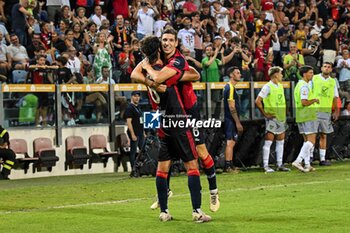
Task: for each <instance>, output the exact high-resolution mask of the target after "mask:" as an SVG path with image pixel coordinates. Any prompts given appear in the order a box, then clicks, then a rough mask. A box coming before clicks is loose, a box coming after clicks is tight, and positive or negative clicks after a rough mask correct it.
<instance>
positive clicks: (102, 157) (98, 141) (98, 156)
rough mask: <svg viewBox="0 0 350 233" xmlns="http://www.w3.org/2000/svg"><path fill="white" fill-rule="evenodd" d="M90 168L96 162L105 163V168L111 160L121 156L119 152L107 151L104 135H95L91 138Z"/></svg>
mask: <svg viewBox="0 0 350 233" xmlns="http://www.w3.org/2000/svg"><path fill="white" fill-rule="evenodd" d="M89 154H90V155H91V158H90V160H89V168H91V165H92V163H94V162H103V166H104V167H106V166H107V162H108V159H109V158H111V157H112V158H116V157H118V156H119V153H118V152H117V151H112V152H109V151H108V150H107V139H106V137H105V136H104V135H101V134H95V135H91V136H90V137H89Z"/></svg>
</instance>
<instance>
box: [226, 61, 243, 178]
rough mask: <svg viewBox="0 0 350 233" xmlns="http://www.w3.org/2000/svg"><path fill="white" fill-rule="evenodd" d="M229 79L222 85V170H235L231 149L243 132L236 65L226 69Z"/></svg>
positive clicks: (239, 74)
mask: <svg viewBox="0 0 350 233" xmlns="http://www.w3.org/2000/svg"><path fill="white" fill-rule="evenodd" d="M228 74H229V76H230V81H229V83H227V84H226V85H225V87H224V93H223V96H224V110H225V118H224V119H225V120H224V124H225V139H226V148H225V167H224V172H227V173H232V172H236V170H235V169H234V166H233V149H234V147H235V144H236V142H237V140H238V135H241V134H242V133H243V126H242V124H241V121H240V119H239V115H238V113H239V111H240V104H239V98H238V95H237V91H236V89H235V85H236V84H237V82H239V81H240V79H241V72H240V70H239V68H238V67H231V68H230V69H229V70H228Z"/></svg>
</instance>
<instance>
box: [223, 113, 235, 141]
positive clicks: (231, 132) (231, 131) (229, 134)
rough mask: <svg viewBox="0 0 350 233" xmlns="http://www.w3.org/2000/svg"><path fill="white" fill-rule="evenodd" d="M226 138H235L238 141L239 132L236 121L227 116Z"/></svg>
mask: <svg viewBox="0 0 350 233" xmlns="http://www.w3.org/2000/svg"><path fill="white" fill-rule="evenodd" d="M224 125H225V138H226V140H234V141H236V142H237V139H238V134H237V129H236V124H235V122H234V121H232V120H230V119H226V118H225V124H224Z"/></svg>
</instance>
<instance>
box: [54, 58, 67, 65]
mask: <svg viewBox="0 0 350 233" xmlns="http://www.w3.org/2000/svg"><path fill="white" fill-rule="evenodd" d="M56 61H57V62H60V63H61V64H62V65H63V66H65V65H66V64H67V62H68V59H67V58H66V57H64V56H60V57H58V58H56Z"/></svg>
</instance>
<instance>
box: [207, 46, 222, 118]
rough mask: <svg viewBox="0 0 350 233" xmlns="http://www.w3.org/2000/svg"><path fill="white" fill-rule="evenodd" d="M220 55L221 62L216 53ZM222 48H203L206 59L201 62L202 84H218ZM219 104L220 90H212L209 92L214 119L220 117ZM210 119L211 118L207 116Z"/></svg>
mask: <svg viewBox="0 0 350 233" xmlns="http://www.w3.org/2000/svg"><path fill="white" fill-rule="evenodd" d="M219 51H220V53H222V54H221V60H219V59H217V56H218V53H219ZM223 52H224V51H223V48H220V47H216V48H215V50H214V46H213V45H208V46H207V47H206V48H205V55H206V57H205V58H203V60H202V68H203V75H202V82H220V79H221V76H220V70H219V67H220V66H221V65H223V64H224V63H223V61H222V59H223V57H224V56H223ZM220 102H221V91H220V90H212V91H211V103H212V109H214V115H213V117H214V118H219V117H220ZM209 117H211V116H209Z"/></svg>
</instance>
